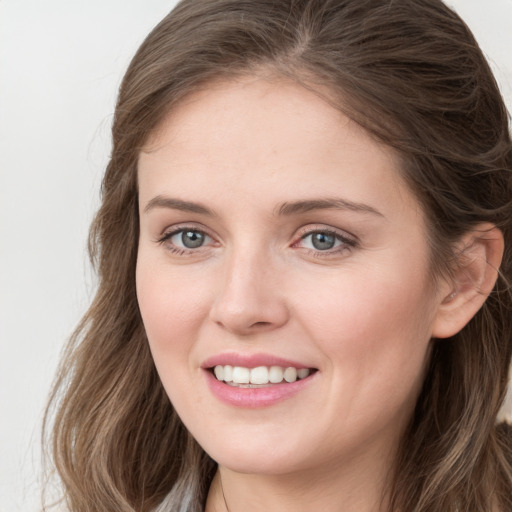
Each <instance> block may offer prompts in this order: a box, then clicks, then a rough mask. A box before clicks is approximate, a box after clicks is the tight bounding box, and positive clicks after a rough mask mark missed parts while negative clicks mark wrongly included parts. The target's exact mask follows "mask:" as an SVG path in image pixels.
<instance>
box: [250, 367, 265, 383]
mask: <svg viewBox="0 0 512 512" xmlns="http://www.w3.org/2000/svg"><path fill="white" fill-rule="evenodd" d="M251 384H268V368H267V367H266V366H258V367H257V368H253V369H252V370H251Z"/></svg>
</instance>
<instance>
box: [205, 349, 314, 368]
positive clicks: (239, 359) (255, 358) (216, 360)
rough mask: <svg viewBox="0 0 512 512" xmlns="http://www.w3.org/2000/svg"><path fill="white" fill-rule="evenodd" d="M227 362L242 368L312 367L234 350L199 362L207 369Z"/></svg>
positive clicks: (280, 358) (275, 357)
mask: <svg viewBox="0 0 512 512" xmlns="http://www.w3.org/2000/svg"><path fill="white" fill-rule="evenodd" d="M228 364H229V365H231V366H242V367H244V368H256V367H258V366H281V367H283V368H289V367H293V368H297V369H301V368H312V367H311V366H310V365H307V364H303V363H299V362H297V361H293V360H291V359H285V358H283V357H279V356H275V355H271V354H240V353H235V352H226V353H223V354H217V355H215V356H212V357H209V358H208V359H206V360H205V361H204V362H203V363H202V364H201V368H205V369H207V368H213V367H215V366H218V365H221V366H225V365H228Z"/></svg>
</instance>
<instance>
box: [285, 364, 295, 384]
mask: <svg viewBox="0 0 512 512" xmlns="http://www.w3.org/2000/svg"><path fill="white" fill-rule="evenodd" d="M284 380H285V381H286V382H295V381H296V380H297V370H296V369H295V368H291V367H290V368H286V370H285V371H284Z"/></svg>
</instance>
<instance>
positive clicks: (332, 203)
mask: <svg viewBox="0 0 512 512" xmlns="http://www.w3.org/2000/svg"><path fill="white" fill-rule="evenodd" d="M327 209H335V210H350V211H353V212H358V213H370V214H373V215H377V216H379V217H384V215H383V214H382V213H381V212H379V210H376V209H375V208H373V207H372V206H369V205H367V204H363V203H355V202H353V201H348V200H347V199H342V198H326V199H311V200H306V201H294V202H291V203H290V202H286V203H283V204H282V205H281V206H280V207H279V209H278V212H277V213H278V215H284V216H287V215H294V214H300V213H308V212H310V211H313V210H327Z"/></svg>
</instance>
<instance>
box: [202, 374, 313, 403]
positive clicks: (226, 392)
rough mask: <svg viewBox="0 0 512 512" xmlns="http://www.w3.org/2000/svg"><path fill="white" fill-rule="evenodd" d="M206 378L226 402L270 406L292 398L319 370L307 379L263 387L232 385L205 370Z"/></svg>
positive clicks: (217, 395) (219, 397)
mask: <svg viewBox="0 0 512 512" xmlns="http://www.w3.org/2000/svg"><path fill="white" fill-rule="evenodd" d="M205 373H206V380H207V382H208V386H209V388H210V390H211V392H212V393H213V394H214V395H215V396H216V397H217V398H218V399H219V400H220V401H221V402H224V403H225V404H228V405H232V406H235V407H243V408H247V409H256V408H261V407H270V406H271V405H274V404H277V403H279V402H282V401H283V400H286V399H288V398H291V397H292V396H294V395H296V394H297V393H299V392H300V391H302V390H303V389H304V388H306V387H307V386H309V384H310V383H311V382H312V381H313V379H314V377H315V375H316V374H317V373H318V372H314V373H313V374H311V375H310V376H309V377H306V378H305V379H300V380H296V381H295V382H289V383H288V382H286V383H282V384H272V385H270V386H268V387H263V388H241V387H236V386H230V385H229V384H226V383H225V382H222V381H220V380H217V378H216V377H215V376H214V375H213V374H212V373H211V372H210V371H208V370H205Z"/></svg>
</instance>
